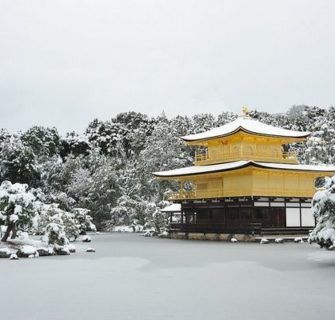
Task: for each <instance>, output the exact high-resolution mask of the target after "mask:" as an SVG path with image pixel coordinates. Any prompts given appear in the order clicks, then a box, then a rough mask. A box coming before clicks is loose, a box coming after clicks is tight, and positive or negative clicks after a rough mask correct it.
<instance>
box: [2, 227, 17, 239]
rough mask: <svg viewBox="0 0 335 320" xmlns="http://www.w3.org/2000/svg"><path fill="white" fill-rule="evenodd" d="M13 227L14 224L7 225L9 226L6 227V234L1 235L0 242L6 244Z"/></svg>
mask: <svg viewBox="0 0 335 320" xmlns="http://www.w3.org/2000/svg"><path fill="white" fill-rule="evenodd" d="M14 227H15V225H14V224H9V225H8V226H7V229H6V232H5V234H4V235H3V237H2V239H1V241H3V242H6V241H7V239H8V237H9V235H10V232H11V231H12V230H13V229H14Z"/></svg>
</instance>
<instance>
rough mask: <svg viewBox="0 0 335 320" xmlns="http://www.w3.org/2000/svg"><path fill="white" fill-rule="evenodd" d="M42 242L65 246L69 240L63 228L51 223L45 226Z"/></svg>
mask: <svg viewBox="0 0 335 320" xmlns="http://www.w3.org/2000/svg"><path fill="white" fill-rule="evenodd" d="M44 241H45V242H46V243H48V244H50V245H57V246H67V245H69V243H70V242H69V240H68V238H67V237H66V234H65V228H64V226H62V225H60V224H57V223H54V222H51V223H49V224H48V225H47V226H46V230H45V235H44Z"/></svg>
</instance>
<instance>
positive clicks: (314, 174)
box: [154, 110, 335, 235]
mask: <svg viewBox="0 0 335 320" xmlns="http://www.w3.org/2000/svg"><path fill="white" fill-rule="evenodd" d="M309 135H310V133H309V132H299V131H291V130H286V129H282V128H277V127H274V126H270V125H267V124H264V123H261V122H259V121H256V120H254V119H252V118H250V117H249V116H248V113H247V112H246V110H244V114H243V115H242V116H240V117H238V118H237V119H236V120H235V121H233V122H230V123H228V124H226V125H224V126H221V127H218V128H214V129H212V130H209V131H206V132H202V133H198V134H192V135H188V136H185V137H182V139H183V140H184V141H185V142H186V143H187V144H188V145H190V146H193V147H195V149H196V153H195V161H194V166H192V167H187V168H180V169H175V170H169V171H162V172H155V173H154V175H155V176H156V177H158V178H160V179H168V180H175V181H178V183H179V184H178V185H179V190H178V192H175V193H174V194H172V195H171V197H170V200H172V201H173V202H174V203H177V204H180V210H181V211H180V214H179V216H180V218H179V221H178V222H176V221H175V219H172V217H171V222H174V223H171V230H170V231H171V233H178V234H183V233H184V234H186V235H188V234H189V233H192V234H194V233H202V234H208V233H212V234H263V235H264V234H299V233H308V230H310V229H311V228H313V227H314V225H315V220H314V217H313V215H312V212H311V209H310V208H311V199H312V197H313V194H314V193H315V180H316V179H317V178H320V177H325V176H329V175H333V174H334V173H335V167H334V166H323V165H320V166H315V165H305V164H299V163H298V160H297V157H296V154H295V153H294V152H288V151H286V150H288V148H287V146H288V145H289V144H290V143H295V142H301V141H305V140H306V139H307V138H308V136H309Z"/></svg>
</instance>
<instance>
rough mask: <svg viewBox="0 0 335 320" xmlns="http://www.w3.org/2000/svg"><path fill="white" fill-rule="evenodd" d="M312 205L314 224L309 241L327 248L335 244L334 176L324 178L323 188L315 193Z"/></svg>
mask: <svg viewBox="0 0 335 320" xmlns="http://www.w3.org/2000/svg"><path fill="white" fill-rule="evenodd" d="M312 206H313V208H312V209H313V213H314V217H315V218H316V226H315V228H314V230H313V231H312V232H311V234H310V236H309V242H315V243H317V244H318V245H319V246H320V247H321V248H323V247H325V248H327V249H329V248H331V247H332V246H334V245H335V176H334V177H333V178H331V179H330V178H328V179H326V182H325V186H324V190H319V191H317V192H316V193H315V195H314V198H313V202H312Z"/></svg>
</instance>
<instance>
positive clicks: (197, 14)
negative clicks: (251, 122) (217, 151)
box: [0, 0, 335, 132]
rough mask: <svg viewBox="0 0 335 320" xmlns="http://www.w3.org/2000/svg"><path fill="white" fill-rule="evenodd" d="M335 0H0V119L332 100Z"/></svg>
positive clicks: (21, 121)
mask: <svg viewBox="0 0 335 320" xmlns="http://www.w3.org/2000/svg"><path fill="white" fill-rule="evenodd" d="M334 17H335V1H333V0H328V1H327V0H310V1H309V0H278V1H275V0H253V1H251V0H244V1H243V0H229V1H225V0H203V1H196V0H164V1H163V0H133V1H132V0H91V1H85V0H76V1H75V0H57V1H55V0H48V1H47V0H30V1H28V0H22V1H17V0H0V110H1V114H0V127H6V128H8V129H10V130H19V129H22V130H24V129H27V128H28V127H30V126H32V125H35V124H38V125H45V126H56V127H57V128H59V130H60V131H61V132H65V131H71V130H78V131H83V130H84V128H85V127H86V125H87V124H88V122H89V121H90V120H92V119H93V118H100V119H106V120H107V119H110V118H111V117H113V116H115V115H116V114H117V113H119V112H123V111H130V110H134V111H138V112H144V113H147V114H149V115H157V114H159V113H161V112H162V110H164V111H165V113H166V114H167V115H168V116H174V115H177V114H183V115H192V114H194V113H200V112H213V113H214V114H218V113H219V112H222V111H234V112H239V111H240V109H241V107H242V106H243V105H248V106H249V107H250V108H258V109H260V110H264V111H270V112H283V111H286V110H287V109H288V108H289V107H290V106H291V105H294V104H308V105H319V106H325V107H326V106H330V105H332V104H335V19H334Z"/></svg>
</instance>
